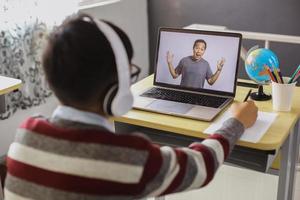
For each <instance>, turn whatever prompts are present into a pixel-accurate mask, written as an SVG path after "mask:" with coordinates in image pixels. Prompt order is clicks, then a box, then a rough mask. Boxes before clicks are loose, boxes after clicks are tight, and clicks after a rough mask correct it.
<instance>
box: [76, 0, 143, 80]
mask: <svg viewBox="0 0 300 200" xmlns="http://www.w3.org/2000/svg"><path fill="white" fill-rule="evenodd" d="M80 12H83V13H87V14H90V15H92V16H94V17H97V18H99V19H104V20H107V21H110V22H112V23H114V24H115V25H117V26H119V27H120V28H122V29H123V30H124V31H125V32H126V33H127V35H128V36H129V38H130V40H131V43H132V45H133V49H134V57H133V62H134V63H135V64H137V65H138V66H140V67H141V68H142V71H141V74H140V78H143V77H145V76H147V75H148V71H149V50H148V49H149V48H148V46H149V45H148V13H147V0H120V1H117V2H115V3H111V4H107V5H103V6H98V7H93V8H88V9H83V10H80Z"/></svg>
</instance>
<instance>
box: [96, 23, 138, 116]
mask: <svg viewBox="0 0 300 200" xmlns="http://www.w3.org/2000/svg"><path fill="white" fill-rule="evenodd" d="M93 21H94V22H95V24H96V25H97V27H98V29H99V30H100V31H101V32H102V33H103V34H104V36H105V37H106V39H107V40H108V41H109V43H110V46H111V48H112V50H113V53H114V56H115V62H116V66H117V73H118V84H115V85H113V86H112V87H111V88H110V89H109V90H108V92H107V93H106V95H105V98H104V101H103V110H104V112H105V113H106V114H108V115H113V116H121V115H124V114H126V113H127V112H128V111H129V110H130V109H131V108H132V105H133V95H132V93H131V90H130V73H129V67H130V65H129V60H128V57H127V53H126V50H125V47H124V44H123V42H122V40H121V39H120V37H119V35H118V34H117V33H116V32H115V31H114V30H113V28H111V27H110V26H109V25H108V24H106V23H105V22H102V21H100V20H98V19H95V18H94V19H93Z"/></svg>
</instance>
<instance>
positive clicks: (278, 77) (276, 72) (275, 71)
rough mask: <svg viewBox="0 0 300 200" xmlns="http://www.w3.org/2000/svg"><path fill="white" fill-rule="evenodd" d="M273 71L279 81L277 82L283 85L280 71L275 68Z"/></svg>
mask: <svg viewBox="0 0 300 200" xmlns="http://www.w3.org/2000/svg"><path fill="white" fill-rule="evenodd" d="M273 71H274V74H275V77H276V79H277V82H278V83H283V82H282V81H281V79H280V76H279V74H278V71H277V69H276V68H275V67H274V68H273Z"/></svg>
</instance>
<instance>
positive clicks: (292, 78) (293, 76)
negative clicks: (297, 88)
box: [288, 65, 300, 83]
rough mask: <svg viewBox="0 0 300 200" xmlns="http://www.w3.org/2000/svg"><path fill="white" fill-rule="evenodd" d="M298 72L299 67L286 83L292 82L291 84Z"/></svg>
mask: <svg viewBox="0 0 300 200" xmlns="http://www.w3.org/2000/svg"><path fill="white" fill-rule="evenodd" d="M299 71H300V65H299V66H298V67H297V69H296V70H295V72H294V73H293V75H292V77H291V79H290V80H289V82H288V83H292V82H293V80H294V78H295V76H296V75H297V73H298V72H299Z"/></svg>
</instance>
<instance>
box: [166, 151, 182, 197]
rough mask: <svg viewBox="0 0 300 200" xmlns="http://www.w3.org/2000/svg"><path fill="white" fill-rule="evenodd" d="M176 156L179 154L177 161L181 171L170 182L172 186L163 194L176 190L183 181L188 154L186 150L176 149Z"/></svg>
mask: <svg viewBox="0 0 300 200" xmlns="http://www.w3.org/2000/svg"><path fill="white" fill-rule="evenodd" d="M174 150H175V153H176V156H177V161H178V164H179V167H180V168H179V169H180V170H179V172H178V174H177V175H176V177H175V178H174V180H173V181H172V183H171V184H170V186H169V187H168V188H167V189H166V190H165V191H164V192H163V193H162V194H161V195H166V194H170V193H172V192H174V190H176V188H177V187H178V186H179V185H180V184H181V183H182V181H183V178H184V175H185V172H186V165H187V155H186V153H185V152H184V151H182V150H180V149H174Z"/></svg>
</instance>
